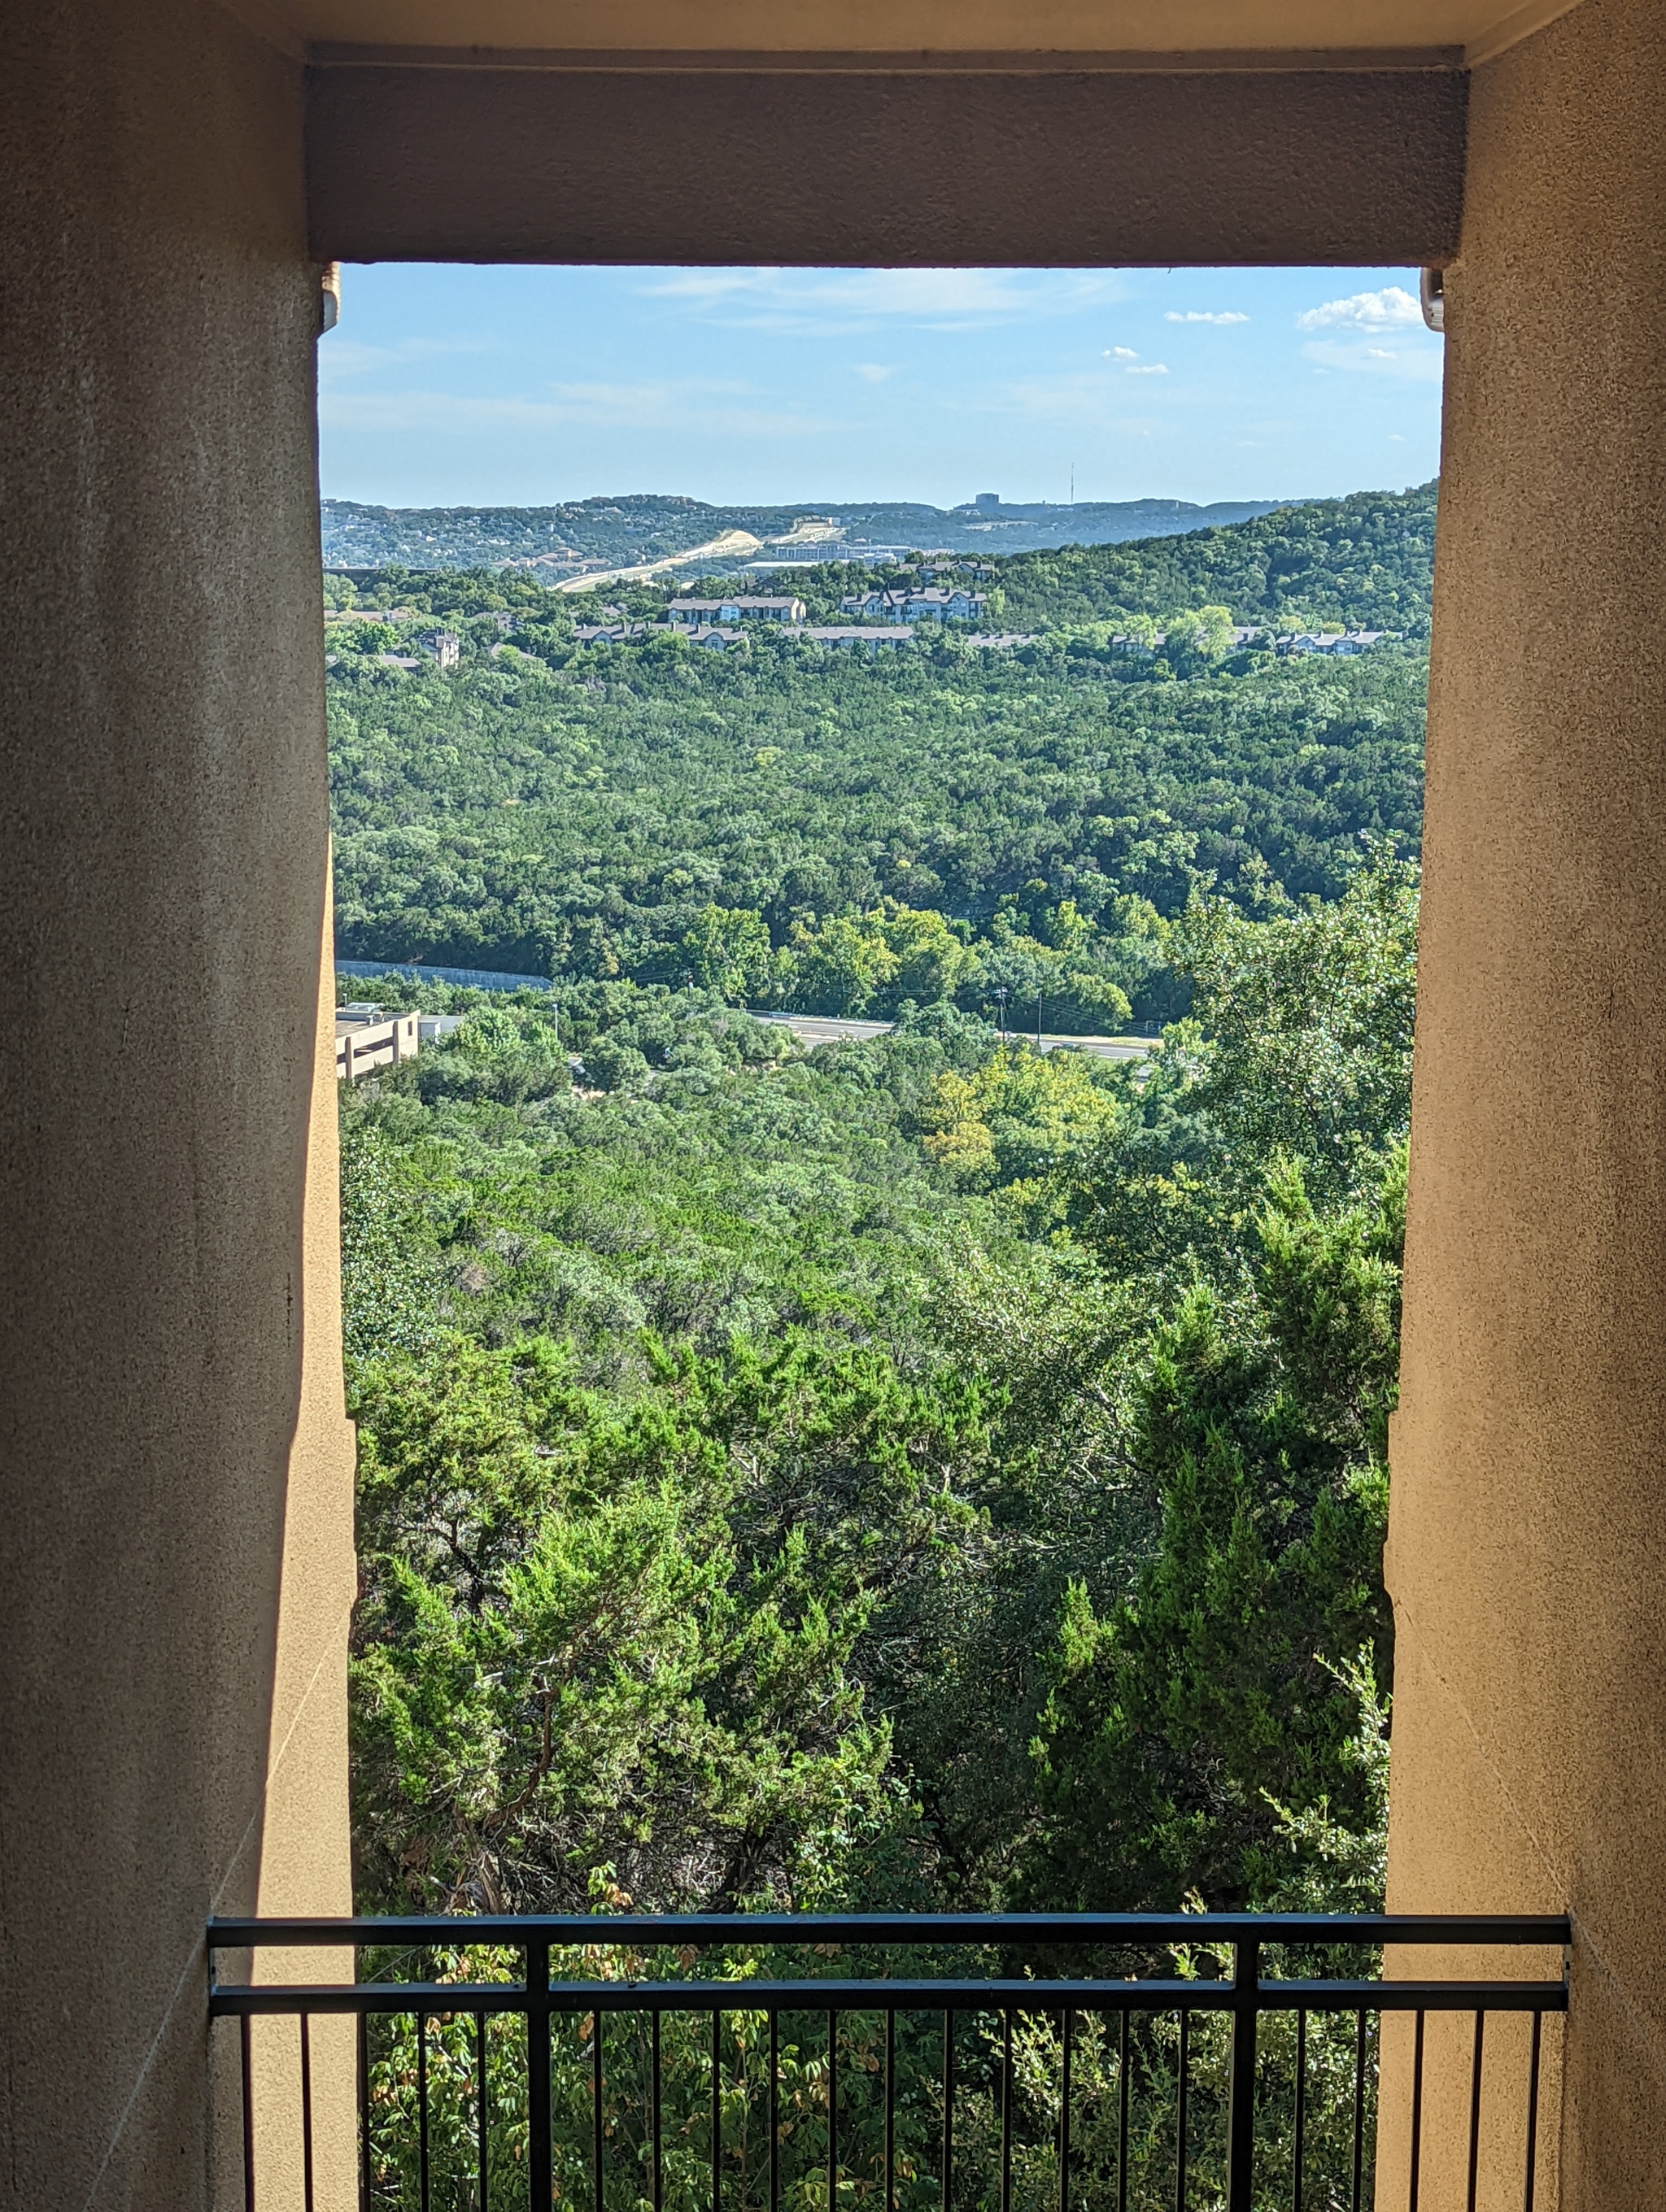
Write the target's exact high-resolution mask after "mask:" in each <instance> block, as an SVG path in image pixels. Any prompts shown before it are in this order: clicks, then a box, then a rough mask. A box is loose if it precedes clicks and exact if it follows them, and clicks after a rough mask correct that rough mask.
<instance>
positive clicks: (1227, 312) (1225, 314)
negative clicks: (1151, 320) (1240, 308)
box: [1163, 307, 1249, 323]
mask: <svg viewBox="0 0 1666 2212" xmlns="http://www.w3.org/2000/svg"><path fill="white" fill-rule="evenodd" d="M1163 319H1164V322H1165V323H1247V322H1248V321H1249V316H1248V315H1240V314H1238V313H1236V312H1235V311H1234V310H1233V309H1232V308H1231V307H1227V308H1225V309H1223V310H1222V312H1221V313H1219V314H1218V315H1210V314H1206V313H1203V311H1202V310H1201V308H1198V307H1189V308H1188V309H1187V310H1186V312H1185V313H1184V314H1182V313H1179V312H1178V310H1177V309H1176V308H1174V307H1170V308H1169V309H1168V310H1167V312H1166V313H1164V317H1163Z"/></svg>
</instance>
